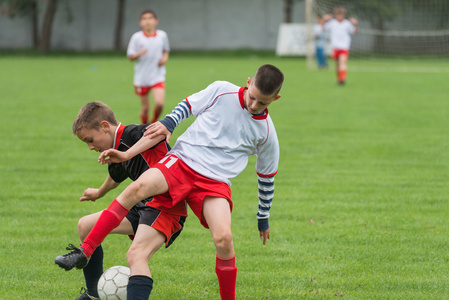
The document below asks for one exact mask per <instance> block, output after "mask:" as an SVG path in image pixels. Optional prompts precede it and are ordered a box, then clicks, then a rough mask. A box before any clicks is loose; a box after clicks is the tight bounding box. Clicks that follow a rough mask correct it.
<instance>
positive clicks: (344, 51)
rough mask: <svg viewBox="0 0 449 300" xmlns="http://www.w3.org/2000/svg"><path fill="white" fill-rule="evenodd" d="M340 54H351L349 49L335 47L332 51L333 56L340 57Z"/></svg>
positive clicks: (334, 57)
mask: <svg viewBox="0 0 449 300" xmlns="http://www.w3.org/2000/svg"><path fill="white" fill-rule="evenodd" d="M340 55H346V56H349V50H343V49H334V50H333V51H332V58H333V59H338V57H339V56H340Z"/></svg>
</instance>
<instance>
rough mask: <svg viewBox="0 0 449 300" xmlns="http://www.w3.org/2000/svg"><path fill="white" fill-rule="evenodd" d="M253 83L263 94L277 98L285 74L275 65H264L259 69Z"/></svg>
mask: <svg viewBox="0 0 449 300" xmlns="http://www.w3.org/2000/svg"><path fill="white" fill-rule="evenodd" d="M252 81H253V82H254V84H255V86H256V87H257V88H258V89H259V91H260V92H261V93H262V94H264V95H274V96H276V95H277V94H279V92H280V91H281V87H282V83H283V82H284V74H283V73H282V71H281V70H279V69H278V68H277V67H275V66H273V65H262V66H260V67H259V69H257V71H256V73H255V74H254V76H253V79H252Z"/></svg>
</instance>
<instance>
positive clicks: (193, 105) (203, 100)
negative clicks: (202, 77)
mask: <svg viewBox="0 0 449 300" xmlns="http://www.w3.org/2000/svg"><path fill="white" fill-rule="evenodd" d="M226 84H227V82H225V81H215V82H213V83H211V84H210V85H209V86H208V87H207V88H205V89H204V90H202V91H199V92H198V93H195V94H193V95H191V96H189V97H187V99H186V100H187V102H188V104H189V106H190V109H191V111H192V115H193V116H194V117H197V116H199V115H200V114H201V113H202V112H203V111H205V110H206V109H207V108H208V107H210V106H212V105H213V104H214V102H215V101H216V99H217V96H219V95H220V94H222V93H225V92H226V90H227V89H226Z"/></svg>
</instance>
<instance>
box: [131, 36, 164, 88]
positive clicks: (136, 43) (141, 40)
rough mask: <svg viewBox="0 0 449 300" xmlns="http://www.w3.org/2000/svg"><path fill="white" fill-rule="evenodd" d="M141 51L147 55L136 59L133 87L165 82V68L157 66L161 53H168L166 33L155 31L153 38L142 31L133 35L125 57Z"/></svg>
mask: <svg viewBox="0 0 449 300" xmlns="http://www.w3.org/2000/svg"><path fill="white" fill-rule="evenodd" d="M143 49H147V53H145V54H144V55H142V56H140V57H139V58H137V61H136V63H135V65H134V82H133V83H134V85H135V86H153V85H155V84H156V83H159V82H164V81H165V73H166V69H165V66H158V63H159V60H160V59H161V57H162V53H163V51H167V52H169V51H170V45H169V43H168V36H167V33H165V31H163V30H156V33H155V35H154V36H148V35H147V34H145V32H143V31H139V32H136V33H134V34H133V35H132V36H131V40H130V41H129V44H128V50H127V53H126V55H127V56H130V55H135V54H137V53H138V52H140V51H141V50H143Z"/></svg>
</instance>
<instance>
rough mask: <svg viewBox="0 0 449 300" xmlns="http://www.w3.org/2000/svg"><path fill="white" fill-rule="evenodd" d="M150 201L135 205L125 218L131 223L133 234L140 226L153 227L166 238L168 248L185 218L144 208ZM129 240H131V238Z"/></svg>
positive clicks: (155, 209) (182, 225) (151, 208)
mask: <svg viewBox="0 0 449 300" xmlns="http://www.w3.org/2000/svg"><path fill="white" fill-rule="evenodd" d="M151 200H152V198H150V199H145V200H143V201H140V202H139V203H137V205H135V206H133V208H131V209H130V211H129V212H128V214H127V215H126V218H127V219H128V221H129V222H130V223H131V226H132V227H133V231H134V234H135V233H136V232H137V227H139V225H140V224H145V225H148V226H150V227H153V228H154V229H156V230H158V231H159V232H161V233H162V234H164V235H165V238H166V240H165V248H168V247H169V246H170V245H171V244H172V243H173V241H174V240H175V239H176V238H177V237H178V236H179V234H180V233H181V231H182V229H183V228H184V222H185V220H186V217H184V216H177V215H172V214H169V213H167V212H164V211H161V210H159V209H157V208H154V207H151V206H146V205H145V204H146V203H147V202H149V201H151ZM130 238H131V239H133V237H131V236H130Z"/></svg>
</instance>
